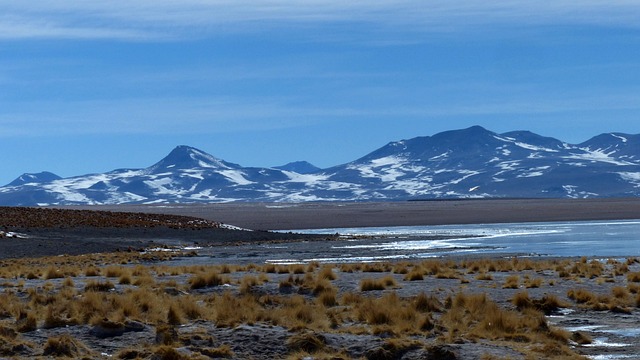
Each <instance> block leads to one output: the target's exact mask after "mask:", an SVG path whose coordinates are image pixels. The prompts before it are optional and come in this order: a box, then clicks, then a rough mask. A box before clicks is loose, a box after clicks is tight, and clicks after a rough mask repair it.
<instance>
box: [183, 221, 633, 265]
mask: <svg viewBox="0 0 640 360" xmlns="http://www.w3.org/2000/svg"><path fill="white" fill-rule="evenodd" d="M295 232H302V233H314V234H336V233H338V234H340V235H341V239H340V240H336V241H317V242H300V243H283V244H268V245H265V244H263V245H256V244H254V245H246V246H233V247H215V248H209V249H202V250H201V251H199V252H200V254H201V255H202V256H201V257H200V259H198V260H196V259H192V260H191V262H192V263H193V261H197V262H200V261H202V262H203V263H223V262H228V263H250V262H253V263H264V262H270V263H281V264H289V263H306V262H310V261H319V262H369V261H385V260H402V259H405V260H410V259H424V258H433V257H443V256H456V255H494V256H500V255H503V254H504V255H518V256H536V257H538V256H542V257H546V256H552V257H555V256H561V257H572V256H588V257H592V256H595V257H635V256H639V257H640V220H631V221H629V220H625V221H579V222H550V223H508V224H481V225H443V226H411V227H377V228H333V229H314V230H296V231H295Z"/></svg>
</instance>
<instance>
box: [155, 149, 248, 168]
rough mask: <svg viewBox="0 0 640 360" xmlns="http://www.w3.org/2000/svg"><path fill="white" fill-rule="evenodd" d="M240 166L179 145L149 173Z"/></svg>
mask: <svg viewBox="0 0 640 360" xmlns="http://www.w3.org/2000/svg"><path fill="white" fill-rule="evenodd" d="M239 167H240V166H239V165H237V164H233V163H230V162H226V161H224V160H221V159H218V158H216V157H214V156H213V155H210V154H207V153H206V152H204V151H202V150H199V149H196V148H193V147H190V146H186V145H180V146H177V147H176V148H175V149H173V151H171V152H170V153H169V155H167V156H166V157H165V158H164V159H162V160H160V161H159V162H157V163H156V164H154V165H152V166H150V167H149V168H147V171H148V172H149V173H158V172H164V171H172V170H178V169H181V170H184V169H202V168H206V169H221V170H222V169H236V168H239Z"/></svg>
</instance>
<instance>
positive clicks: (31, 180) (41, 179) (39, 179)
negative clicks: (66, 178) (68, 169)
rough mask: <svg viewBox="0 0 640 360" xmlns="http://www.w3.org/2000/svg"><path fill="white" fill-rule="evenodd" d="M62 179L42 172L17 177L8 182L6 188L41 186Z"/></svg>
mask: <svg viewBox="0 0 640 360" xmlns="http://www.w3.org/2000/svg"><path fill="white" fill-rule="evenodd" d="M59 179H62V178H61V177H60V176H58V175H56V174H54V173H51V172H48V171H43V172H39V173H26V174H22V175H20V176H18V178H16V179H15V180H13V181H12V182H10V183H9V184H8V185H7V186H20V185H24V184H43V183H48V182H51V181H54V180H59Z"/></svg>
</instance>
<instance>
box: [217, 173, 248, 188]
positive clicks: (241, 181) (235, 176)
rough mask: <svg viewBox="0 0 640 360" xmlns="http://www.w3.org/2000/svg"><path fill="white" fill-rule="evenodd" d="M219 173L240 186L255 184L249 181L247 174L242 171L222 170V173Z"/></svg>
mask: <svg viewBox="0 0 640 360" xmlns="http://www.w3.org/2000/svg"><path fill="white" fill-rule="evenodd" d="M218 173H219V174H220V175H222V176H224V177H226V178H227V179H229V180H231V181H232V182H234V183H236V184H238V185H250V184H255V183H254V182H253V181H249V180H247V179H246V178H245V175H246V174H245V173H243V172H242V171H240V170H222V171H218Z"/></svg>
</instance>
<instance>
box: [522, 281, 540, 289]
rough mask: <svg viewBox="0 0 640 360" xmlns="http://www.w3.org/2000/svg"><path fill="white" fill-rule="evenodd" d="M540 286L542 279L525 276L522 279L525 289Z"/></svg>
mask: <svg viewBox="0 0 640 360" xmlns="http://www.w3.org/2000/svg"><path fill="white" fill-rule="evenodd" d="M540 286H542V279H541V278H533V279H530V278H527V279H525V280H524V287H525V288H527V289H537V288H539V287H540Z"/></svg>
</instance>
